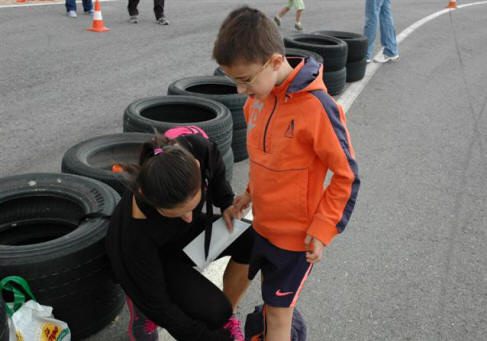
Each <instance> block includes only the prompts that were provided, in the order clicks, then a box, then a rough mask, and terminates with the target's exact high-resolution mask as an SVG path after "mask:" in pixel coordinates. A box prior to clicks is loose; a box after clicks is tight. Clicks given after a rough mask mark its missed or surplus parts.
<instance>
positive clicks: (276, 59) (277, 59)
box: [271, 53, 285, 70]
mask: <svg viewBox="0 0 487 341" xmlns="http://www.w3.org/2000/svg"><path fill="white" fill-rule="evenodd" d="M284 58H285V57H284V56H283V55H282V54H280V53H274V54H273V55H272V56H271V65H272V68H273V69H274V70H278V69H279V68H280V67H281V65H282V63H283V62H284Z"/></svg>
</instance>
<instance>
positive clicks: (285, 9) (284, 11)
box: [277, 6, 290, 18]
mask: <svg viewBox="0 0 487 341" xmlns="http://www.w3.org/2000/svg"><path fill="white" fill-rule="evenodd" d="M289 9H290V7H287V6H286V7H283V8H282V9H281V11H280V12H279V14H278V15H277V16H278V17H279V18H282V17H283V16H285V15H286V14H287V12H289Z"/></svg>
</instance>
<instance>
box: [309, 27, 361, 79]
mask: <svg viewBox="0 0 487 341" xmlns="http://www.w3.org/2000/svg"><path fill="white" fill-rule="evenodd" d="M313 34H317V35H320V36H326V37H335V38H337V39H341V40H343V41H344V42H345V43H346V44H347V47H348V53H347V62H346V69H347V82H356V81H359V80H361V79H362V78H364V75H365V69H366V66H367V58H366V54H367V46H368V39H367V37H365V36H364V35H361V34H358V33H352V32H342V31H316V32H313Z"/></svg>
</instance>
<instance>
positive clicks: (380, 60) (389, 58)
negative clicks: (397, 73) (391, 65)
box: [374, 52, 399, 63]
mask: <svg viewBox="0 0 487 341" xmlns="http://www.w3.org/2000/svg"><path fill="white" fill-rule="evenodd" d="M397 59H399V54H396V55H395V56H386V55H385V54H384V52H381V53H380V54H379V55H378V56H377V57H375V58H374V62H376V63H387V62H393V61H395V60H397Z"/></svg>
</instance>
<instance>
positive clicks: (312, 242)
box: [304, 234, 325, 264]
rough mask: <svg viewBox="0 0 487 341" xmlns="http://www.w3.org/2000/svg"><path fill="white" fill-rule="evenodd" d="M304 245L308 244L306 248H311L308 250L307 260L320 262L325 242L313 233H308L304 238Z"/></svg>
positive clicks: (313, 262)
mask: <svg viewBox="0 0 487 341" xmlns="http://www.w3.org/2000/svg"><path fill="white" fill-rule="evenodd" d="M304 245H306V248H307V249H308V250H309V251H308V252H306V260H307V261H308V263H310V264H315V263H318V262H319V261H320V260H321V258H322V257H323V249H324V248H325V244H323V243H322V242H321V241H320V240H319V239H316V238H315V237H313V236H312V235H310V234H307V235H306V238H304Z"/></svg>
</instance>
